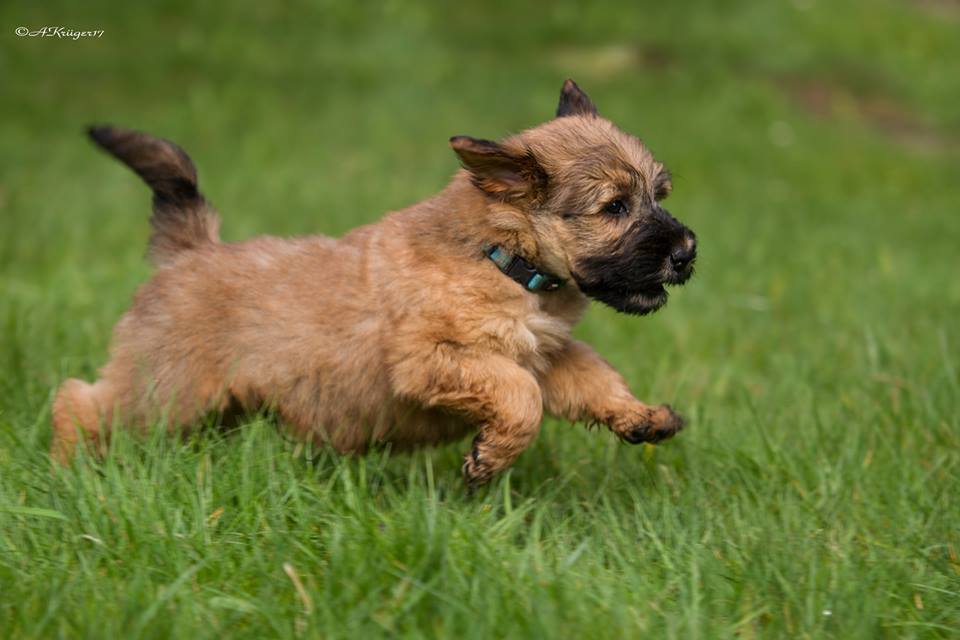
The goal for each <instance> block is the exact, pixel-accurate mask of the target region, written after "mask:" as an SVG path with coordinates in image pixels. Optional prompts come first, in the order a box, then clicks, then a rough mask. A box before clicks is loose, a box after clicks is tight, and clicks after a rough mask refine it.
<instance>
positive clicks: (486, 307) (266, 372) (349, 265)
mask: <svg viewBox="0 0 960 640" xmlns="http://www.w3.org/2000/svg"><path fill="white" fill-rule="evenodd" d="M502 145H503V147H504V148H506V149H515V150H524V149H526V150H529V151H531V152H532V153H533V155H534V156H536V158H538V160H539V162H540V164H541V165H542V167H543V169H544V170H545V172H546V175H548V176H549V186H550V188H551V190H550V191H549V193H544V192H541V193H540V194H539V195H537V194H534V193H531V189H537V188H539V189H544V188H545V187H544V185H540V186H539V187H538V186H536V185H534V186H533V187H531V189H524V188H521V187H519V186H517V185H512V186H509V188H504V189H502V193H498V194H493V193H492V192H491V189H485V188H483V187H482V186H481V185H478V184H477V180H476V175H475V174H473V173H472V172H471V171H472V168H471V166H470V165H469V164H468V162H467V161H466V160H465V164H466V165H467V169H463V170H460V171H459V172H458V173H457V174H456V176H455V177H454V178H453V180H452V181H451V183H450V184H449V186H448V187H447V188H446V189H444V190H443V191H442V192H440V193H439V194H437V195H436V196H434V197H432V198H429V199H427V200H425V201H423V202H420V203H418V204H416V205H414V206H411V207H409V208H406V209H403V210H401V211H397V212H394V213H391V214H388V215H387V216H385V217H384V218H383V219H382V220H381V221H379V222H377V223H375V224H371V225H367V226H364V227H360V228H357V229H355V230H353V231H352V232H350V233H348V234H347V235H346V236H344V237H343V238H342V239H339V240H334V239H331V238H327V237H323V236H312V237H304V238H298V239H290V240H287V239H280V238H273V237H260V238H255V239H252V240H248V241H246V242H240V243H236V244H224V243H220V242H219V241H217V240H216V235H215V218H212V217H211V218H210V220H213V221H214V223H211V224H213V229H214V231H213V232H210V231H209V228H210V227H209V226H207V227H203V228H202V229H200V231H198V232H197V233H195V234H194V236H195V238H198V239H197V240H196V241H190V242H188V241H183V240H181V241H179V243H178V244H179V245H182V246H183V247H184V249H183V250H176V246H175V245H173V244H165V243H164V242H163V238H162V237H161V238H159V239H158V240H155V241H154V246H155V247H161V248H162V251H160V252H159V254H160V255H161V256H162V260H159V261H158V262H159V267H158V269H157V271H156V273H155V274H154V276H153V277H152V279H151V280H150V281H149V282H147V283H146V284H144V285H143V286H142V287H141V288H140V290H139V291H138V293H137V294H136V297H135V300H134V302H133V306H132V308H131V309H130V310H129V311H128V312H127V313H126V314H125V315H124V316H123V318H122V319H121V320H120V322H119V323H118V324H117V326H116V328H115V330H114V336H113V343H112V347H111V351H110V359H109V362H108V363H107V364H106V366H105V367H103V369H102V370H101V372H100V375H101V378H100V380H99V381H98V382H96V383H95V384H93V385H89V384H87V383H84V382H81V381H79V380H67V381H66V382H65V383H64V384H63V386H62V387H61V388H60V390H59V392H58V394H57V397H56V400H55V403H54V414H53V415H54V417H53V419H54V434H53V443H52V445H51V454H52V455H53V457H54V458H55V459H57V460H59V461H61V462H66V461H67V460H69V458H70V454H71V453H72V451H73V449H74V447H75V445H76V444H77V439H78V433H80V434H85V435H86V436H87V437H88V438H91V439H92V438H96V437H98V436H100V435H105V434H107V433H108V432H109V430H110V429H112V428H118V427H119V426H120V425H122V426H124V427H128V428H134V429H141V430H143V429H146V428H148V427H150V426H151V425H154V424H156V423H158V422H163V423H164V424H166V425H167V428H168V429H170V430H171V431H180V430H183V429H187V428H190V427H191V426H194V425H197V424H198V422H199V419H200V418H201V416H203V415H204V414H206V413H208V412H212V411H224V410H226V409H227V408H228V407H229V406H230V405H231V404H239V405H240V406H242V407H244V408H247V409H251V410H253V409H258V408H261V407H264V406H266V407H269V408H271V409H273V410H275V411H276V412H277V414H278V415H279V416H280V417H281V418H282V420H283V421H284V422H285V423H288V424H289V425H290V426H291V427H292V428H293V429H294V430H295V431H296V432H297V433H298V434H299V435H300V436H301V437H303V438H306V439H311V440H314V441H316V442H321V443H328V444H329V445H330V446H332V447H333V448H334V449H336V450H337V451H341V452H360V451H363V450H365V449H366V448H367V447H368V446H369V445H381V444H387V443H389V444H391V445H392V446H394V447H396V448H411V447H416V446H421V445H432V444H436V443H440V442H444V441H450V440H456V439H459V438H462V437H464V436H465V435H467V434H470V433H479V435H478V437H477V439H476V441H475V447H474V449H473V451H472V452H471V453H470V454H468V455H467V456H466V462H465V464H464V474H465V476H466V478H467V480H468V482H470V483H478V482H483V481H485V480H487V479H489V478H490V477H491V475H492V474H494V473H496V472H498V471H500V470H502V469H504V468H506V467H507V466H509V465H510V464H511V463H512V462H513V461H514V459H515V458H516V457H517V456H518V455H519V454H520V453H521V452H522V451H523V450H524V449H525V448H526V447H527V446H528V445H529V444H530V443H531V442H532V441H533V440H534V439H535V438H536V436H537V433H538V430H539V428H540V423H541V420H542V416H543V414H544V412H547V413H551V414H553V415H557V416H561V417H564V418H567V419H569V420H587V421H596V422H601V423H603V424H606V425H608V426H609V427H610V428H611V429H612V430H613V431H614V432H615V433H617V434H618V435H620V436H623V437H629V438H630V439H631V440H635V439H636V438H637V433H638V431H637V430H638V429H639V430H640V431H641V435H642V436H643V437H642V439H645V440H649V441H655V440H658V439H659V438H660V437H668V436H669V435H672V434H673V433H674V432H675V431H676V430H677V429H679V428H680V426H681V424H680V422H679V418H677V416H676V415H675V414H673V413H672V412H671V411H670V410H669V409H667V408H663V407H651V406H648V405H645V404H643V403H642V402H640V401H639V400H637V399H636V398H635V397H633V395H632V394H631V393H630V391H629V389H628V388H627V385H626V383H625V382H624V380H623V378H622V377H621V376H620V375H619V374H618V373H617V372H616V371H614V370H613V369H612V368H611V367H610V366H609V365H608V364H607V363H606V362H605V361H604V360H602V359H601V358H600V357H599V356H598V355H596V354H595V353H594V352H593V351H592V350H591V349H590V347H588V346H587V345H585V344H583V343H581V342H577V341H574V340H572V339H571V337H570V330H571V328H572V327H573V325H574V324H575V323H576V322H577V321H578V320H579V318H580V317H581V315H582V314H583V312H584V310H585V308H586V306H587V302H588V301H587V298H586V297H585V296H584V295H583V294H582V293H581V292H580V291H579V290H578V288H577V286H576V285H575V284H574V283H573V282H572V281H570V282H568V284H566V285H565V286H563V287H562V288H560V289H559V290H557V291H553V292H549V293H532V292H529V291H526V290H525V289H524V288H523V287H521V286H520V285H519V284H517V283H516V282H514V281H513V280H511V279H510V278H508V277H506V276H505V275H504V274H502V273H501V272H500V271H499V270H498V268H497V267H496V266H495V265H494V264H493V262H491V261H490V260H489V259H487V258H486V257H485V256H484V254H483V248H484V247H487V246H491V245H500V246H503V247H505V248H507V249H509V250H510V251H512V252H514V253H517V254H520V255H524V256H525V257H527V258H528V259H530V260H531V261H533V262H535V263H536V264H537V265H538V266H540V267H541V268H543V269H546V270H549V271H551V272H553V273H554V274H556V275H558V276H560V277H563V278H567V279H569V278H570V277H571V270H572V269H573V268H574V266H575V265H576V264H577V261H578V260H579V259H580V258H581V257H582V256H583V255H585V254H587V255H588V254H590V253H591V252H595V251H600V250H603V247H604V246H605V244H604V243H605V242H608V241H610V240H613V239H615V236H616V234H617V232H618V227H617V224H616V223H615V222H611V221H609V220H601V219H600V218H601V216H596V215H594V214H595V210H596V203H597V202H602V201H604V199H605V198H607V197H609V195H610V194H611V193H613V192H614V191H615V190H616V189H618V188H620V187H626V188H629V189H632V190H634V191H636V192H638V193H641V194H650V196H651V197H652V194H653V190H654V188H655V183H656V179H657V176H658V174H659V172H660V171H661V169H662V167H661V165H659V163H657V162H656V161H654V160H653V158H652V156H650V154H649V153H648V152H647V151H646V150H645V149H644V148H643V147H642V145H641V144H640V143H639V141H637V140H636V139H635V138H633V137H632V136H628V135H627V134H624V133H622V132H620V131H619V130H618V129H616V128H615V127H614V126H613V125H612V124H610V123H609V122H607V121H606V120H603V119H601V118H599V117H592V116H578V115H572V116H570V117H563V118H557V119H555V120H552V121H550V122H548V123H546V124H544V125H541V126H540V127H537V128H535V129H531V130H529V131H526V132H524V133H522V134H519V135H517V136H514V137H513V138H510V139H508V140H505V141H503V142H502ZM454 147H455V148H456V143H454ZM585 153H589V154H595V155H597V157H598V158H600V159H599V161H598V162H597V163H594V164H585V163H584V162H583V156H584V154H585ZM461 158H463V154H461ZM187 161H188V162H189V159H188V160H187ZM191 168H192V165H191ZM590 171H593V174H590ZM493 175H494V180H496V177H497V174H493ZM522 179H523V180H527V179H528V177H526V176H522ZM524 184H526V185H530V184H533V183H531V182H525V183H524ZM488 186H493V187H494V188H496V185H488ZM508 191H509V193H507V192H508ZM505 194H507V195H505ZM514 196H516V197H514ZM561 203H562V204H563V206H571V203H577V206H580V207H581V209H582V210H583V217H584V218H586V217H587V216H594V217H595V218H596V221H595V223H594V224H593V225H592V227H591V228H592V232H591V233H586V232H585V231H584V229H585V227H583V226H581V227H578V228H579V229H580V231H578V232H577V233H574V232H571V231H570V230H569V229H567V228H565V227H564V225H562V224H561V222H560V218H559V216H557V215H556V207H558V206H560V204H561ZM203 215H204V216H212V213H210V212H209V211H207V210H206V209H205V210H204V213H203ZM188 222H189V221H188ZM78 429H79V431H78ZM101 431H102V432H103V434H101Z"/></svg>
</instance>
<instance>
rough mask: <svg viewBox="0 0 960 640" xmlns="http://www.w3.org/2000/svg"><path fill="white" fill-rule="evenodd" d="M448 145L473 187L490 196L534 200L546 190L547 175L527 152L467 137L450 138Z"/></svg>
mask: <svg viewBox="0 0 960 640" xmlns="http://www.w3.org/2000/svg"><path fill="white" fill-rule="evenodd" d="M450 146H451V147H452V148H453V150H454V151H455V152H456V153H457V155H458V156H460V163H461V164H462V165H463V168H464V169H466V170H467V171H469V172H470V180H471V181H472V182H473V184H474V185H476V186H477V187H478V188H479V189H480V190H482V191H484V192H486V193H487V194H489V195H491V196H494V197H497V198H500V199H502V200H514V201H516V200H530V201H538V200H540V198H541V197H542V196H543V194H544V193H545V191H546V187H547V174H546V172H545V171H544V170H543V167H541V166H540V163H539V162H537V159H536V158H535V157H534V156H533V153H532V152H531V151H530V150H529V149H521V150H517V149H512V148H508V147H506V146H504V145H502V144H499V143H497V142H493V141H492V140H479V139H477V138H471V137H470V136H454V137H452V138H450Z"/></svg>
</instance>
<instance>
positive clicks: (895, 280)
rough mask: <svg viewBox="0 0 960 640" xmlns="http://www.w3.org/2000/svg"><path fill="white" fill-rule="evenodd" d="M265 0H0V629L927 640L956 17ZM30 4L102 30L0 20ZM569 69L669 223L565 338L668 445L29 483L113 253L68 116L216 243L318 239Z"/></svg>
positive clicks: (124, 282)
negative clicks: (623, 138) (608, 121)
mask: <svg viewBox="0 0 960 640" xmlns="http://www.w3.org/2000/svg"><path fill="white" fill-rule="evenodd" d="M721 4H722V5H723V6H722V7H721V6H720V5H721ZM273 7H274V5H273V4H272V3H251V4H250V5H249V6H247V7H246V8H245V9H243V10H242V11H241V10H240V9H238V8H235V7H234V5H230V6H229V7H228V5H227V4H226V3H222V4H214V3H208V4H206V5H205V6H204V8H195V7H194V3H189V2H167V3H163V4H162V5H158V6H157V7H155V8H153V9H147V8H145V7H142V6H138V5H135V4H134V3H127V4H118V3H108V2H106V0H95V1H94V2H88V3H67V2H65V1H63V0H57V1H55V2H46V3H16V2H14V3H9V2H8V3H4V4H3V6H2V7H0V18H2V19H0V24H2V25H3V26H2V33H0V77H2V78H3V81H2V86H0V98H2V99H0V225H2V226H0V323H2V326H3V332H2V335H0V636H2V637H56V636H61V637H71V638H74V637H138V636H140V637H158V638H162V637H184V638H186V637H216V638H220V637H225V636H237V637H253V638H262V637H293V636H306V637H324V638H329V637H349V638H367V637H379V636H395V635H399V636H412V637H468V638H473V637H476V638H490V637H535V638H539V637H558V638H560V637H563V638H579V637H585V638H594V637H596V638H601V637H607V638H631V637H640V636H644V637H675V638H698V637H701V638H708V637H734V636H736V637H740V638H752V637H837V638H856V637H865V638H876V637H890V638H901V637H944V638H945V637H956V636H957V634H960V560H958V555H960V479H958V478H960V377H958V370H960V357H958V356H960V322H958V312H960V278H958V276H960V252H958V245H960V216H958V215H957V214H958V211H960V186H958V181H957V180H958V172H960V152H958V145H960V143H958V141H960V119H958V111H957V105H958V104H960V74H958V73H957V66H956V61H957V60H958V59H960V37H958V33H960V11H958V10H956V9H955V8H954V7H953V5H952V4H950V3H947V2H936V1H927V2H909V3H908V2H882V1H878V2H866V1H864V2H862V3H856V2H850V1H848V0H838V1H837V2H830V3H827V2H816V3H814V2H809V1H804V2H800V1H797V2H795V3H793V4H790V3H771V2H755V3H750V2H730V3H712V2H706V1H705V0H704V1H698V2H688V3H682V4H681V3H664V2H644V3H636V2H633V3H624V4H623V6H615V5H612V4H609V3H606V2H599V3H592V4H591V5H590V7H589V8H586V9H577V8H575V7H574V6H573V5H572V4H565V3H551V5H550V6H549V7H543V8H540V7H539V5H538V7H533V8H522V7H520V6H518V5H517V4H516V3H514V2H498V3H479V2H461V3H449V4H440V3H437V5H436V6H430V5H427V4H419V3H417V4H406V3H403V2H392V3H386V4H383V5H379V6H375V5H372V4H371V5H362V4H361V3H333V2H329V3H324V2H315V3H312V4H311V5H310V6H299V7H296V8H295V7H293V6H283V7H280V6H278V7H277V8H273ZM364 7H366V8H364ZM44 24H55V25H56V24H62V25H64V26H68V27H73V28H76V29H104V30H105V31H106V33H105V35H104V37H103V38H101V39H99V40H81V41H76V42H74V41H57V40H52V39H45V40H38V39H30V38H18V37H16V36H14V35H13V30H14V28H15V27H16V26H18V25H26V26H29V27H34V28H35V27H38V26H41V25H44ZM568 75H570V76H573V77H574V78H576V79H577V80H578V82H579V83H580V84H581V86H583V87H584V88H585V89H586V90H587V91H588V92H589V93H590V94H591V96H592V97H593V98H594V100H595V101H596V103H597V104H598V105H599V107H600V109H601V111H602V112H603V113H605V114H606V115H608V116H610V117H611V118H612V119H614V120H615V121H616V122H618V123H620V124H621V125H622V126H623V127H624V128H625V129H627V130H629V131H632V132H635V133H637V134H639V135H641V136H642V137H643V138H644V140H645V141H646V142H647V143H648V144H649V146H650V147H651V148H652V149H654V150H655V152H656V153H657V154H658V157H659V158H660V159H662V160H663V161H665V162H666V163H667V164H668V166H670V167H671V168H672V169H673V171H674V174H675V176H676V180H675V193H674V195H673V196H672V197H671V199H670V200H669V201H668V206H669V208H670V209H671V210H672V211H673V213H674V214H675V215H677V216H678V217H679V218H680V219H681V220H683V221H684V222H685V223H687V224H688V225H689V226H691V227H692V228H693V229H694V230H696V232H697V234H698V236H699V239H700V247H701V256H700V259H699V262H698V274H697V276H696V277H695V278H694V280H693V281H692V282H691V283H690V284H689V285H687V286H686V287H685V288H683V289H681V290H677V291H676V293H675V295H673V296H672V300H671V302H670V304H669V305H668V306H667V307H666V308H665V309H664V310H663V311H661V312H659V313H657V314H656V315H654V316H652V317H650V318H642V319H637V318H630V317H623V316H618V315H617V314H615V313H613V312H611V311H609V310H606V309H604V308H600V307H599V306H595V307H593V308H592V309H591V310H590V312H589V313H588V314H587V317H586V319H585V321H584V322H583V324H582V325H581V326H580V327H578V329H577V334H578V336H579V337H581V338H583V339H586V340H588V341H589V342H591V343H592V344H593V345H594V346H595V347H596V348H597V349H598V350H599V351H600V352H601V353H602V354H604V355H605V356H606V357H607V358H608V359H609V360H611V361H612V362H613V363H614V364H615V365H616V366H617V367H618V368H619V369H620V370H621V371H623V372H624V374H625V375H626V376H627V378H628V379H629V381H630V383H631V385H632V387H633V388H634V389H635V391H636V392H637V394H638V395H639V396H640V397H641V398H643V399H646V400H650V401H656V402H660V401H668V402H671V403H673V404H674V405H675V406H677V407H678V408H680V409H681V410H682V411H683V412H684V413H685V414H686V415H687V416H688V417H689V418H690V423H691V426H690V428H689V429H688V430H687V431H685V432H684V433H683V434H682V435H681V436H680V437H679V438H677V439H676V440H674V441H672V442H670V443H668V444H666V445H665V446H661V447H657V448H646V449H644V448H634V447H628V446H624V445H620V444H618V443H617V442H615V441H614V439H613V437H612V436H611V435H610V434H608V433H606V432H599V433H596V432H595V433H590V432H587V431H586V430H585V429H583V428H582V427H581V426H571V425H568V424H564V423H561V422H559V421H553V420H549V421H547V422H546V423H545V425H544V428H543V432H542V434H541V436H540V438H539V440H538V441H537V442H536V443H535V445H534V446H533V447H532V448H531V449H530V450H529V451H528V452H526V453H525V454H524V455H523V456H522V457H521V458H520V460H519V462H518V463H517V465H516V466H515V468H514V469H513V470H512V471H511V472H510V473H508V474H507V475H505V476H503V477H502V478H500V479H499V480H497V481H496V482H494V483H493V484H492V485H491V486H490V487H489V488H488V489H485V490H483V491H481V492H480V493H479V494H478V495H476V496H474V497H472V498H468V497H466V496H465V495H464V493H463V490H462V485H461V480H460V476H459V455H460V451H461V450H462V449H463V448H464V444H460V445H455V446H450V447H446V448H443V449H439V450H436V451H429V452H423V453H418V454H415V455H409V456H407V455H404V456H399V455H384V454H377V455H372V456H368V457H365V458H359V459H347V458H339V457H337V456H335V455H332V454H330V453H328V452H315V451H309V450H304V448H303V447H302V446H298V445H296V444H295V443H291V442H287V441H286V440H284V439H283V438H281V437H280V436H278V435H277V433H276V432H275V431H274V430H273V428H272V427H270V426H268V425H267V424H266V423H263V422H258V421H254V422H251V423H250V424H247V425H245V426H243V427H242V429H241V430H240V431H239V433H235V434H233V435H222V434H218V433H215V432H209V433H204V434H202V435H200V436H198V437H196V438H195V439H194V440H191V441H189V442H180V441H176V442H175V441H171V440H168V439H166V438H164V437H153V438H151V439H150V440H149V441H146V442H142V441H131V440H129V439H127V438H124V437H119V438H118V439H117V441H116V442H115V443H114V448H113V451H112V453H111V454H110V455H109V456H108V457H107V458H106V459H105V460H103V461H92V460H81V461H80V462H78V463H77V464H76V465H75V466H73V467H71V468H69V469H66V470H62V471H55V472H51V470H50V466H49V461H48V458H47V455H46V449H47V446H48V443H49V439H50V427H49V420H50V413H49V406H50V399H51V396H52V393H53V390H54V389H55V387H56V385H57V384H58V383H59V382H60V381H61V380H62V379H64V378H65V377H68V376H79V377H85V378H91V377H92V376H93V375H94V373H95V370H96V368H97V367H98V366H100V365H101V364H102V363H103V362H104V360H105V357H106V349H107V345H108V338H109V334H110V329H111V327H112V325H113V323H114V322H115V321H116V320H117V319H118V318H119V316H120V314H121V313H122V312H123V311H124V309H125V308H126V307H127V306H128V304H129V302H130V299H131V296H132V294H133V292H134V291H135V289H136V287H137V286H138V284H139V283H141V282H143V281H144V280H145V279H146V278H147V277H148V275H149V270H148V267H147V265H146V264H145V262H144V261H143V259H142V256H143V253H144V249H145V242H146V235H147V223H146V220H147V216H148V209H149V198H148V194H147V192H146V190H145V189H144V188H143V187H142V186H141V185H140V184H139V183H138V181H137V180H136V179H135V178H134V177H133V176H132V175H130V174H129V173H127V172H125V171H124V170H123V169H122V168H121V167H119V166H118V165H117V164H116V163H114V162H112V161H110V160H109V159H107V158H105V157H103V156H102V155H99V154H98V153H97V152H96V151H95V150H94V149H92V148H91V147H90V145H89V144H88V143H86V142H85V141H84V139H83V137H82V135H81V130H82V127H83V126H84V125H85V124H87V123H90V122H104V121H106V122H114V123H118V124H125V125H131V126H136V127H139V128H143V129H146V130H148V131H152V132H156V133H158V134H161V135H164V136H165V137H169V138H172V139H174V140H178V141H180V142H182V143H183V144H184V146H186V147H187V148H188V150H189V151H190V152H191V154H192V155H193V157H194V158H195V160H196V161H197V163H198V165H199V167H200V171H201V184H202V186H203V187H204V190H205V191H206V193H207V194H208V195H209V196H210V197H211V199H212V200H213V201H214V202H215V203H216V204H217V206H218V207H219V209H220V210H221V211H222V212H223V217H224V227H225V235H226V236H227V237H228V238H231V239H239V238H243V237H247V236H249V235H252V234H255V233H265V232H267V233H277V234H286V235H293V234H302V233H311V232H322V233H328V234H340V233H342V232H344V231H345V230H346V229H348V228H350V227H353V226H355V225H357V224H361V223H364V222H368V221H372V220H375V219H376V218H377V217H379V215H380V214H381V213H382V212H384V211H386V210H389V209H392V208H398V207H400V206H404V205H407V204H409V203H412V202H414V201H416V200H418V199H420V198H423V197H425V196H427V195H429V194H431V193H433V192H435V191H437V190H438V189H440V188H441V187H442V186H443V184H444V183H445V181H446V179H447V178H448V176H449V175H450V174H451V173H452V172H453V170H454V169H455V167H456V163H455V158H454V156H453V154H452V153H451V152H450V151H449V149H448V148H447V144H446V140H447V138H448V137H449V136H450V135H454V134H469V135H476V136H484V137H495V136H498V135H501V134H504V133H506V132H508V131H515V130H518V129H520V128H523V127H526V126H530V125H533V124H535V123H537V122H540V121H542V120H543V119H545V118H547V117H549V115H550V114H551V112H552V110H553V108H554V106H555V100H556V96H557V93H558V91H559V87H560V84H561V82H562V80H563V78H564V77H566V76H568ZM318 453H319V457H317V458H316V459H314V456H315V455H317V454H318ZM285 566H286V567H287V568H286V569H285ZM298 583H299V585H300V588H299V589H298V586H297V584H298Z"/></svg>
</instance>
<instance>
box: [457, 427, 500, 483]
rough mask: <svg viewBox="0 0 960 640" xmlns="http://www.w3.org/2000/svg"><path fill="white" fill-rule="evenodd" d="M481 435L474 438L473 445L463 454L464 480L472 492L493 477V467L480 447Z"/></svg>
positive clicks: (462, 469) (462, 468)
mask: <svg viewBox="0 0 960 640" xmlns="http://www.w3.org/2000/svg"><path fill="white" fill-rule="evenodd" d="M479 444H480V436H477V437H476V438H474V440H473V446H472V447H471V448H470V451H468V452H467V453H466V455H464V456H463V466H462V467H461V471H462V472H463V481H464V482H465V483H466V484H467V491H468V492H470V493H472V492H473V490H474V489H476V488H477V487H479V486H480V485H484V484H486V483H488V482H490V478H492V477H493V469H492V468H491V466H490V465H489V464H487V463H486V461H484V459H483V456H482V455H481V453H480V449H479Z"/></svg>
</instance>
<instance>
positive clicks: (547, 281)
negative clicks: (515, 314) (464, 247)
mask: <svg viewBox="0 0 960 640" xmlns="http://www.w3.org/2000/svg"><path fill="white" fill-rule="evenodd" d="M485 253H486V255H487V257H488V258H490V259H491V260H493V263H494V264H495V265H497V267H498V268H499V269H500V271H502V272H503V273H504V274H505V275H507V276H508V277H510V279H512V280H514V281H515V282H518V283H520V286H522V287H523V288H524V289H526V290H527V291H533V292H538V291H553V290H555V289H559V288H560V287H561V286H562V285H563V282H564V280H563V279H562V278H558V277H557V276H554V275H551V274H549V273H544V272H543V271H538V270H537V268H536V267H534V266H533V265H532V264H530V262H528V261H527V260H525V259H524V258H522V257H520V256H515V255H513V254H511V253H510V252H509V251H507V250H506V249H503V248H502V247H497V246H493V247H490V248H489V249H487V250H486V252H485Z"/></svg>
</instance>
